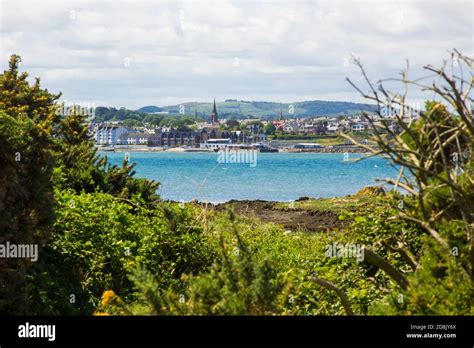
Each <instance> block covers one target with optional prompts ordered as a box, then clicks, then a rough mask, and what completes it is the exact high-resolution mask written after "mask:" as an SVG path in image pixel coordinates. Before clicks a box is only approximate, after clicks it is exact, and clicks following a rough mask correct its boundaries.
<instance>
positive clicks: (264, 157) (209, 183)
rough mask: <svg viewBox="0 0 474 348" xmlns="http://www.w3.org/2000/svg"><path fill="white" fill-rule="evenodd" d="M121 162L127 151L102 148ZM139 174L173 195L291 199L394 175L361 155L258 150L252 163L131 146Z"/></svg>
mask: <svg viewBox="0 0 474 348" xmlns="http://www.w3.org/2000/svg"><path fill="white" fill-rule="evenodd" d="M100 154H101V155H102V156H107V158H108V159H109V162H110V163H112V164H116V165H121V163H122V161H123V159H124V156H125V153H121V152H107V153H104V152H101V153H100ZM128 155H129V157H130V161H131V162H136V166H135V170H136V172H137V174H136V176H137V177H143V178H147V179H153V180H156V181H158V182H160V187H159V189H158V193H159V194H160V195H161V197H162V198H163V199H169V200H174V201H184V202H187V201H191V200H193V199H196V200H198V201H202V202H204V201H207V202H212V203H221V202H226V201H229V200H233V199H234V200H255V199H262V200H272V201H291V200H295V199H298V198H300V197H312V198H322V197H336V196H344V195H348V194H354V193H356V192H357V191H358V190H360V189H361V188H363V187H365V186H369V185H377V184H380V183H377V182H375V179H376V178H387V177H391V178H395V177H396V175H397V170H396V169H395V168H393V167H392V166H391V165H390V164H389V161H388V160H387V159H383V158H379V157H374V158H369V159H365V160H363V161H358V162H353V161H352V160H354V159H355V158H358V157H360V156H361V155H357V154H350V156H349V161H344V155H343V154H342V153H341V154H316V153H258V156H257V162H256V165H255V166H253V165H251V164H249V163H218V155H217V154H216V153H189V152H188V153H186V152H185V153H172V152H130V153H128Z"/></svg>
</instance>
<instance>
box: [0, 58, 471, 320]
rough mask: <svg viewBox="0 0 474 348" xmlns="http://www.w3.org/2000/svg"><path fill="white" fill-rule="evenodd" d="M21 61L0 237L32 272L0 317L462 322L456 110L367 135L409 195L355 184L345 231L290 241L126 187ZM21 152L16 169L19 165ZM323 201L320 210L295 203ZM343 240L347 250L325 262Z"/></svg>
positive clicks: (10, 90) (271, 228) (145, 187)
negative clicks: (28, 258) (18, 249)
mask: <svg viewBox="0 0 474 348" xmlns="http://www.w3.org/2000/svg"><path fill="white" fill-rule="evenodd" d="M18 62H19V59H18V57H13V58H12V61H11V64H10V70H9V71H7V72H5V73H4V74H2V75H1V81H0V82H1V87H2V90H1V94H0V131H1V134H0V142H1V143H0V144H1V147H0V160H1V161H2V162H1V163H0V164H1V165H2V169H4V170H3V171H2V172H1V176H0V180H1V183H2V186H1V187H0V211H1V214H2V216H1V219H0V223H2V224H3V225H2V227H3V229H2V230H1V238H2V241H4V240H10V241H16V242H23V243H25V242H28V243H29V242H38V243H40V244H41V245H42V246H43V247H42V250H41V253H40V261H39V262H38V263H36V264H34V265H31V264H22V263H21V262H17V263H14V264H10V265H6V266H5V264H2V265H1V267H0V274H1V277H2V280H4V279H5V278H7V277H6V276H5V275H6V274H14V276H13V277H12V278H10V280H12V281H11V282H10V283H2V284H7V285H6V286H5V285H4V287H2V289H1V291H2V298H1V300H2V301H3V302H0V305H1V309H2V310H4V311H7V312H10V313H12V312H13V313H15V312H16V313H17V314H23V313H27V314H93V313H95V314H97V315H102V314H110V315H124V314H164V315H175V314H197V315H207V314H211V315H222V314H231V315H240V314H249V315H257V314H258V315H279V314H284V315H295V314H296V315H334V314H337V315H341V314H344V313H346V314H356V315H366V314H402V315H404V314H410V315H412V314H415V315H418V314H428V315H433V314H456V315H459V314H473V313H472V263H471V262H472V258H471V257H470V256H471V255H472V236H471V235H470V233H469V231H472V207H473V206H474V205H473V204H472V200H473V196H472V192H473V191H472V185H473V181H472V170H473V158H472V154H473V151H472V144H473V139H472V130H471V129H470V128H469V127H470V126H471V127H472V123H471V124H469V123H468V122H466V120H464V119H463V117H462V116H466V115H465V114H466V111H465V110H464V109H463V110H458V111H459V113H460V112H461V111H462V112H463V114H461V115H452V114H450V113H448V112H447V111H446V108H444V107H443V105H442V104H441V103H433V104H428V107H427V114H425V115H423V117H422V119H421V120H420V121H419V122H417V123H414V124H410V126H409V127H408V128H407V129H405V130H404V132H402V134H401V135H400V136H395V137H392V138H390V137H388V138H387V137H386V135H387V134H376V135H380V138H379V139H377V141H378V143H379V145H380V147H381V148H382V149H385V152H386V153H389V151H398V152H397V153H395V154H394V153H392V152H390V154H391V155H393V156H399V157H395V159H398V160H399V162H396V161H395V162H396V163H399V164H401V165H402V166H404V167H405V168H409V172H410V174H411V178H412V179H413V180H414V181H410V176H407V175H403V176H402V177H403V178H404V179H405V180H399V181H398V182H396V183H395V184H396V185H403V187H404V188H407V189H408V190H409V191H410V190H411V192H410V194H409V195H406V196H402V195H400V194H398V193H397V192H393V193H389V194H387V195H380V196H379V195H377V194H373V192H376V191H377V190H366V191H367V194H368V195H369V197H363V195H361V197H358V198H356V199H355V202H354V199H353V198H352V199H351V200H349V201H350V202H348V201H345V202H344V203H342V204H338V202H337V200H336V202H334V200H333V201H332V203H334V204H332V206H334V210H335V211H337V212H338V213H339V214H340V219H348V220H349V221H350V222H351V224H350V226H349V227H348V228H345V229H344V230H341V231H336V230H335V231H331V232H325V233H322V232H321V233H313V234H308V233H303V232H298V231H293V232H290V233H288V231H284V230H283V229H282V227H280V226H277V225H273V224H263V223H261V222H260V221H256V220H252V219H250V218H245V217H236V216H234V214H233V213H232V212H231V211H230V212H218V211H209V210H208V209H207V207H206V206H203V205H199V204H185V205H182V204H176V203H167V202H162V201H159V200H158V197H157V196H156V195H155V194H154V191H155V189H156V187H157V186H156V185H157V184H156V183H153V182H148V181H146V180H138V179H135V178H134V177H133V174H134V173H133V170H132V168H133V167H132V166H130V165H129V164H128V163H124V164H123V166H122V167H121V168H119V167H111V166H109V165H108V164H107V162H106V160H103V159H100V158H99V157H97V154H96V153H95V151H94V149H93V147H92V144H91V142H90V141H89V139H88V136H87V128H86V126H85V125H84V123H83V121H84V119H83V117H81V116H80V115H70V116H68V117H65V118H60V117H58V116H57V115H56V114H55V113H54V101H55V100H56V96H53V95H51V94H49V93H48V92H47V91H46V90H42V89H41V88H40V87H39V81H37V83H36V84H34V85H32V86H30V85H29V84H28V83H27V82H26V80H25V79H26V76H25V75H24V74H19V73H18V71H17V70H18V69H17V68H18ZM463 105H464V104H463ZM471 118H472V115H471ZM400 126H401V127H402V125H400ZM402 128H403V127H402ZM12 130H14V131H12ZM439 130H442V133H441V134H440V133H439ZM450 132H452V133H453V134H456V135H457V136H458V137H457V139H458V140H459V141H458V142H457V143H456V142H455V143H454V145H456V147H457V146H458V145H459V147H460V148H461V150H462V151H460V152H459V153H463V154H464V153H465V154H466V155H465V156H464V155H463V156H464V157H462V160H460V161H459V162H456V163H452V162H449V161H445V160H443V156H444V158H445V159H446V155H449V154H450V152H449V151H448V150H451V148H450V147H451V146H452V145H453V143H452V142H451V140H452V139H451V138H450V137H449V136H448V137H447V138H446V135H447V134H449V133H450ZM437 133H438V134H437ZM431 137H434V138H431ZM407 138H408V140H406V139H407ZM454 138H456V137H454ZM454 138H453V139H454ZM410 139H411V140H410ZM385 142H387V143H385ZM31 144H35V145H38V144H41V146H32V145H31ZM433 144H436V146H435V148H434V149H433V146H434V145H433ZM443 144H444V145H443ZM384 146H385V147H384ZM444 150H447V152H446V153H445V152H444ZM17 152H19V153H20V154H21V156H22V158H23V159H25V158H26V159H28V161H23V160H20V161H16V160H15V154H16V153H17ZM407 154H408V155H407ZM419 154H424V155H426V156H428V157H423V156H424V155H423V156H422V155H419ZM426 158H430V159H431V162H429V163H426V162H424V161H425V160H426ZM458 159H459V158H458ZM440 161H441V162H440ZM420 163H421V164H423V165H425V167H422V168H421V167H420ZM459 169H461V171H460V172H459ZM458 172H459V173H458ZM402 174H403V172H402ZM417 190H418V191H417ZM330 206H331V205H328V204H327V201H323V200H319V201H305V202H303V203H301V204H297V205H296V208H297V209H302V210H304V209H307V210H314V209H326V208H327V209H331V207H330ZM341 245H342V246H343V247H349V248H350V250H352V251H354V253H353V254H342V255H340V254H338V253H334V252H331V253H328V250H331V248H335V249H337V250H339V249H338V247H339V246H341ZM332 250H334V249H332ZM359 256H362V257H359ZM8 270H14V271H16V272H15V273H11V272H10V273H8V272H7V271H8ZM25 274H28V276H27V277H25ZM17 289H22V291H19V292H18V293H16V292H15V291H16V290H17ZM15 301H17V302H15ZM17 304H18V307H16V305H17Z"/></svg>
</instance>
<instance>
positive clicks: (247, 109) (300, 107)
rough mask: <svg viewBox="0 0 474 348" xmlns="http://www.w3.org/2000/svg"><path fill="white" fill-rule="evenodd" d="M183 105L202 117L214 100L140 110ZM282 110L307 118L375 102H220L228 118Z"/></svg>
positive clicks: (342, 112)
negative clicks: (291, 111)
mask: <svg viewBox="0 0 474 348" xmlns="http://www.w3.org/2000/svg"><path fill="white" fill-rule="evenodd" d="M180 105H183V106H184V113H185V114H188V115H194V114H195V113H196V114H197V115H198V116H200V117H208V116H209V115H210V114H211V111H212V103H197V102H190V103H183V104H179V105H169V106H163V107H161V108H160V107H157V106H146V107H143V108H140V109H138V110H137V111H140V112H148V113H154V112H158V111H167V112H168V113H169V114H179V111H180ZM291 105H292V106H293V111H294V113H293V114H290V110H291V108H290V106H291ZM148 110H149V111H148ZM280 110H281V111H282V113H283V116H284V117H286V118H288V117H298V118H305V117H310V116H326V115H353V114H357V113H359V112H360V111H361V110H363V111H374V110H375V106H373V105H368V104H358V103H351V102H334V101H321V100H315V101H304V102H298V103H277V102H260V101H245V100H240V101H239V100H233V99H227V100H225V101H224V102H218V103H217V111H218V113H219V115H220V116H222V117H225V118H246V117H248V116H253V117H256V118H265V119H267V118H269V119H274V118H279V117H280Z"/></svg>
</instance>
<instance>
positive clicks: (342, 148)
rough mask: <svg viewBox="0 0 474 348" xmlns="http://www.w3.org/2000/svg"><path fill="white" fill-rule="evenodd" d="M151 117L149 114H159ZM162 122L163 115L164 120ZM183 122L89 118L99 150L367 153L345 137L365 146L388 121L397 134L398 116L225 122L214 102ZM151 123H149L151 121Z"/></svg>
mask: <svg viewBox="0 0 474 348" xmlns="http://www.w3.org/2000/svg"><path fill="white" fill-rule="evenodd" d="M157 114H160V112H157V113H150V115H152V116H153V115H157ZM162 117H163V116H162ZM173 117H175V118H176V119H177V120H179V122H175V123H174V124H173V122H168V124H166V122H160V124H159V125H157V124H156V123H157V122H153V118H145V120H143V122H139V121H134V120H132V121H133V122H130V120H128V119H127V120H125V121H124V120H113V119H112V120H108V121H101V120H100V119H99V120H97V118H92V117H91V118H90V121H89V122H90V123H89V132H90V135H91V137H92V138H93V140H94V142H95V144H96V146H97V148H98V149H99V150H101V151H174V152H191V151H218V150H219V149H221V148H227V147H232V148H255V149H258V150H259V151H261V152H278V151H281V152H364V151H365V150H364V149H363V148H361V147H359V146H356V145H355V144H353V142H352V141H349V140H347V139H346V138H344V137H343V136H341V134H343V133H346V134H350V135H351V136H352V137H353V138H355V139H357V140H358V142H361V143H365V144H367V142H368V140H367V138H368V137H369V135H370V130H371V129H372V126H371V124H373V125H375V126H377V125H381V123H382V122H388V123H389V124H390V129H391V131H393V132H394V133H397V132H398V131H399V129H396V122H395V118H396V116H394V115H390V114H389V115H387V116H384V117H381V116H378V115H376V114H373V113H367V112H364V113H362V112H361V113H359V114H356V115H331V116H314V117H304V118H298V117H297V116H296V115H290V116H288V115H284V114H283V111H282V110H280V111H279V113H278V114H277V115H276V117H273V118H271V119H260V118H251V117H250V118H247V119H234V118H229V119H226V118H221V117H220V116H219V111H218V108H217V105H216V102H215V100H214V103H213V108H212V112H211V113H210V115H208V117H206V118H204V119H203V118H202V117H200V118H198V117H196V115H194V118H193V117H192V115H178V116H173ZM147 119H148V120H151V122H147Z"/></svg>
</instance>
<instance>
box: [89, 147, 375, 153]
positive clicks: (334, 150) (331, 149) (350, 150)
mask: <svg viewBox="0 0 474 348" xmlns="http://www.w3.org/2000/svg"><path fill="white" fill-rule="evenodd" d="M96 149H97V151H99V152H139V153H156V152H163V153H216V152H215V151H212V150H207V149H199V148H180V147H176V148H170V149H163V148H161V147H160V148H159V147H157V148H153V147H147V148H138V147H120V148H115V149H101V148H99V147H96ZM278 150H279V151H278V152H260V151H259V153H260V154H261V153H309V154H311V153H316V154H334V153H339V154H344V153H361V154H364V153H370V152H369V151H367V150H366V149H364V148H361V147H356V146H341V147H336V148H334V147H323V148H317V149H286V148H285V149H278Z"/></svg>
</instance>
